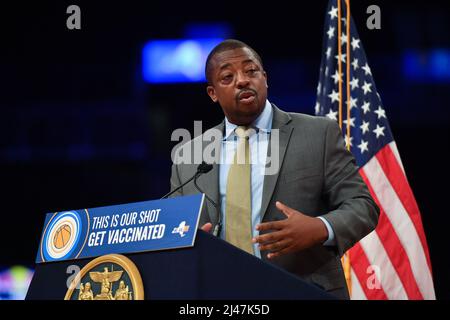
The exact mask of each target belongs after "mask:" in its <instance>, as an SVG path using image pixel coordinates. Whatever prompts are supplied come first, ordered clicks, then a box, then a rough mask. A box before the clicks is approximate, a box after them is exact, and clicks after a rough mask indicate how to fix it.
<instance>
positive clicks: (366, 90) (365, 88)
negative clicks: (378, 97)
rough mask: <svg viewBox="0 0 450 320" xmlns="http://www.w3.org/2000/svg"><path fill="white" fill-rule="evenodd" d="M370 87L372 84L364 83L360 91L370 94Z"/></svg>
mask: <svg viewBox="0 0 450 320" xmlns="http://www.w3.org/2000/svg"><path fill="white" fill-rule="evenodd" d="M370 87H372V84H371V83H367V82H366V81H364V85H363V86H362V87H361V89H362V90H364V94H367V92H372V89H371V88H370Z"/></svg>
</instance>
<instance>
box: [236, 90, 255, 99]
mask: <svg viewBox="0 0 450 320" xmlns="http://www.w3.org/2000/svg"><path fill="white" fill-rule="evenodd" d="M248 92H251V93H253V95H254V96H257V95H258V93H257V92H256V90H254V89H250V88H246V89H242V90H241V91H239V92H238V93H237V94H236V100H238V101H239V99H240V97H241V95H242V94H244V93H248Z"/></svg>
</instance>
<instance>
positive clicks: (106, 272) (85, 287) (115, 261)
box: [64, 254, 144, 300]
mask: <svg viewBox="0 0 450 320" xmlns="http://www.w3.org/2000/svg"><path fill="white" fill-rule="evenodd" d="M64 300H144V286H143V285H142V279H141V275H140V273H139V271H138V269H137V267H136V265H135V264H134V263H133V262H132V261H131V260H130V259H128V258H127V257H125V256H123V255H119V254H108V255H104V256H101V257H98V258H96V259H94V260H92V261H91V262H89V263H88V264H87V265H86V266H84V267H83V269H81V271H80V274H79V276H77V277H75V278H74V280H73V281H72V283H71V284H70V286H69V290H67V293H66V296H65V297H64Z"/></svg>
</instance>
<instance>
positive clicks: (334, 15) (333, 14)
mask: <svg viewBox="0 0 450 320" xmlns="http://www.w3.org/2000/svg"><path fill="white" fill-rule="evenodd" d="M337 12H338V9H337V8H335V7H331V10H330V11H328V14H329V15H330V18H331V20H333V19H334V18H337V17H338V14H337Z"/></svg>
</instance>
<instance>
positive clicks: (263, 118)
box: [223, 100, 273, 140]
mask: <svg viewBox="0 0 450 320" xmlns="http://www.w3.org/2000/svg"><path fill="white" fill-rule="evenodd" d="M272 118H273V110H272V105H271V104H270V102H269V100H266V104H265V106H264V110H263V112H261V114H260V115H259V116H258V118H256V120H255V121H254V122H253V124H252V127H254V128H257V129H258V130H259V131H262V132H270V129H271V128H272ZM236 127H237V125H235V124H233V123H231V122H230V121H228V119H227V117H225V136H224V137H223V139H224V140H227V139H228V138H230V136H231V135H234V129H236Z"/></svg>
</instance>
